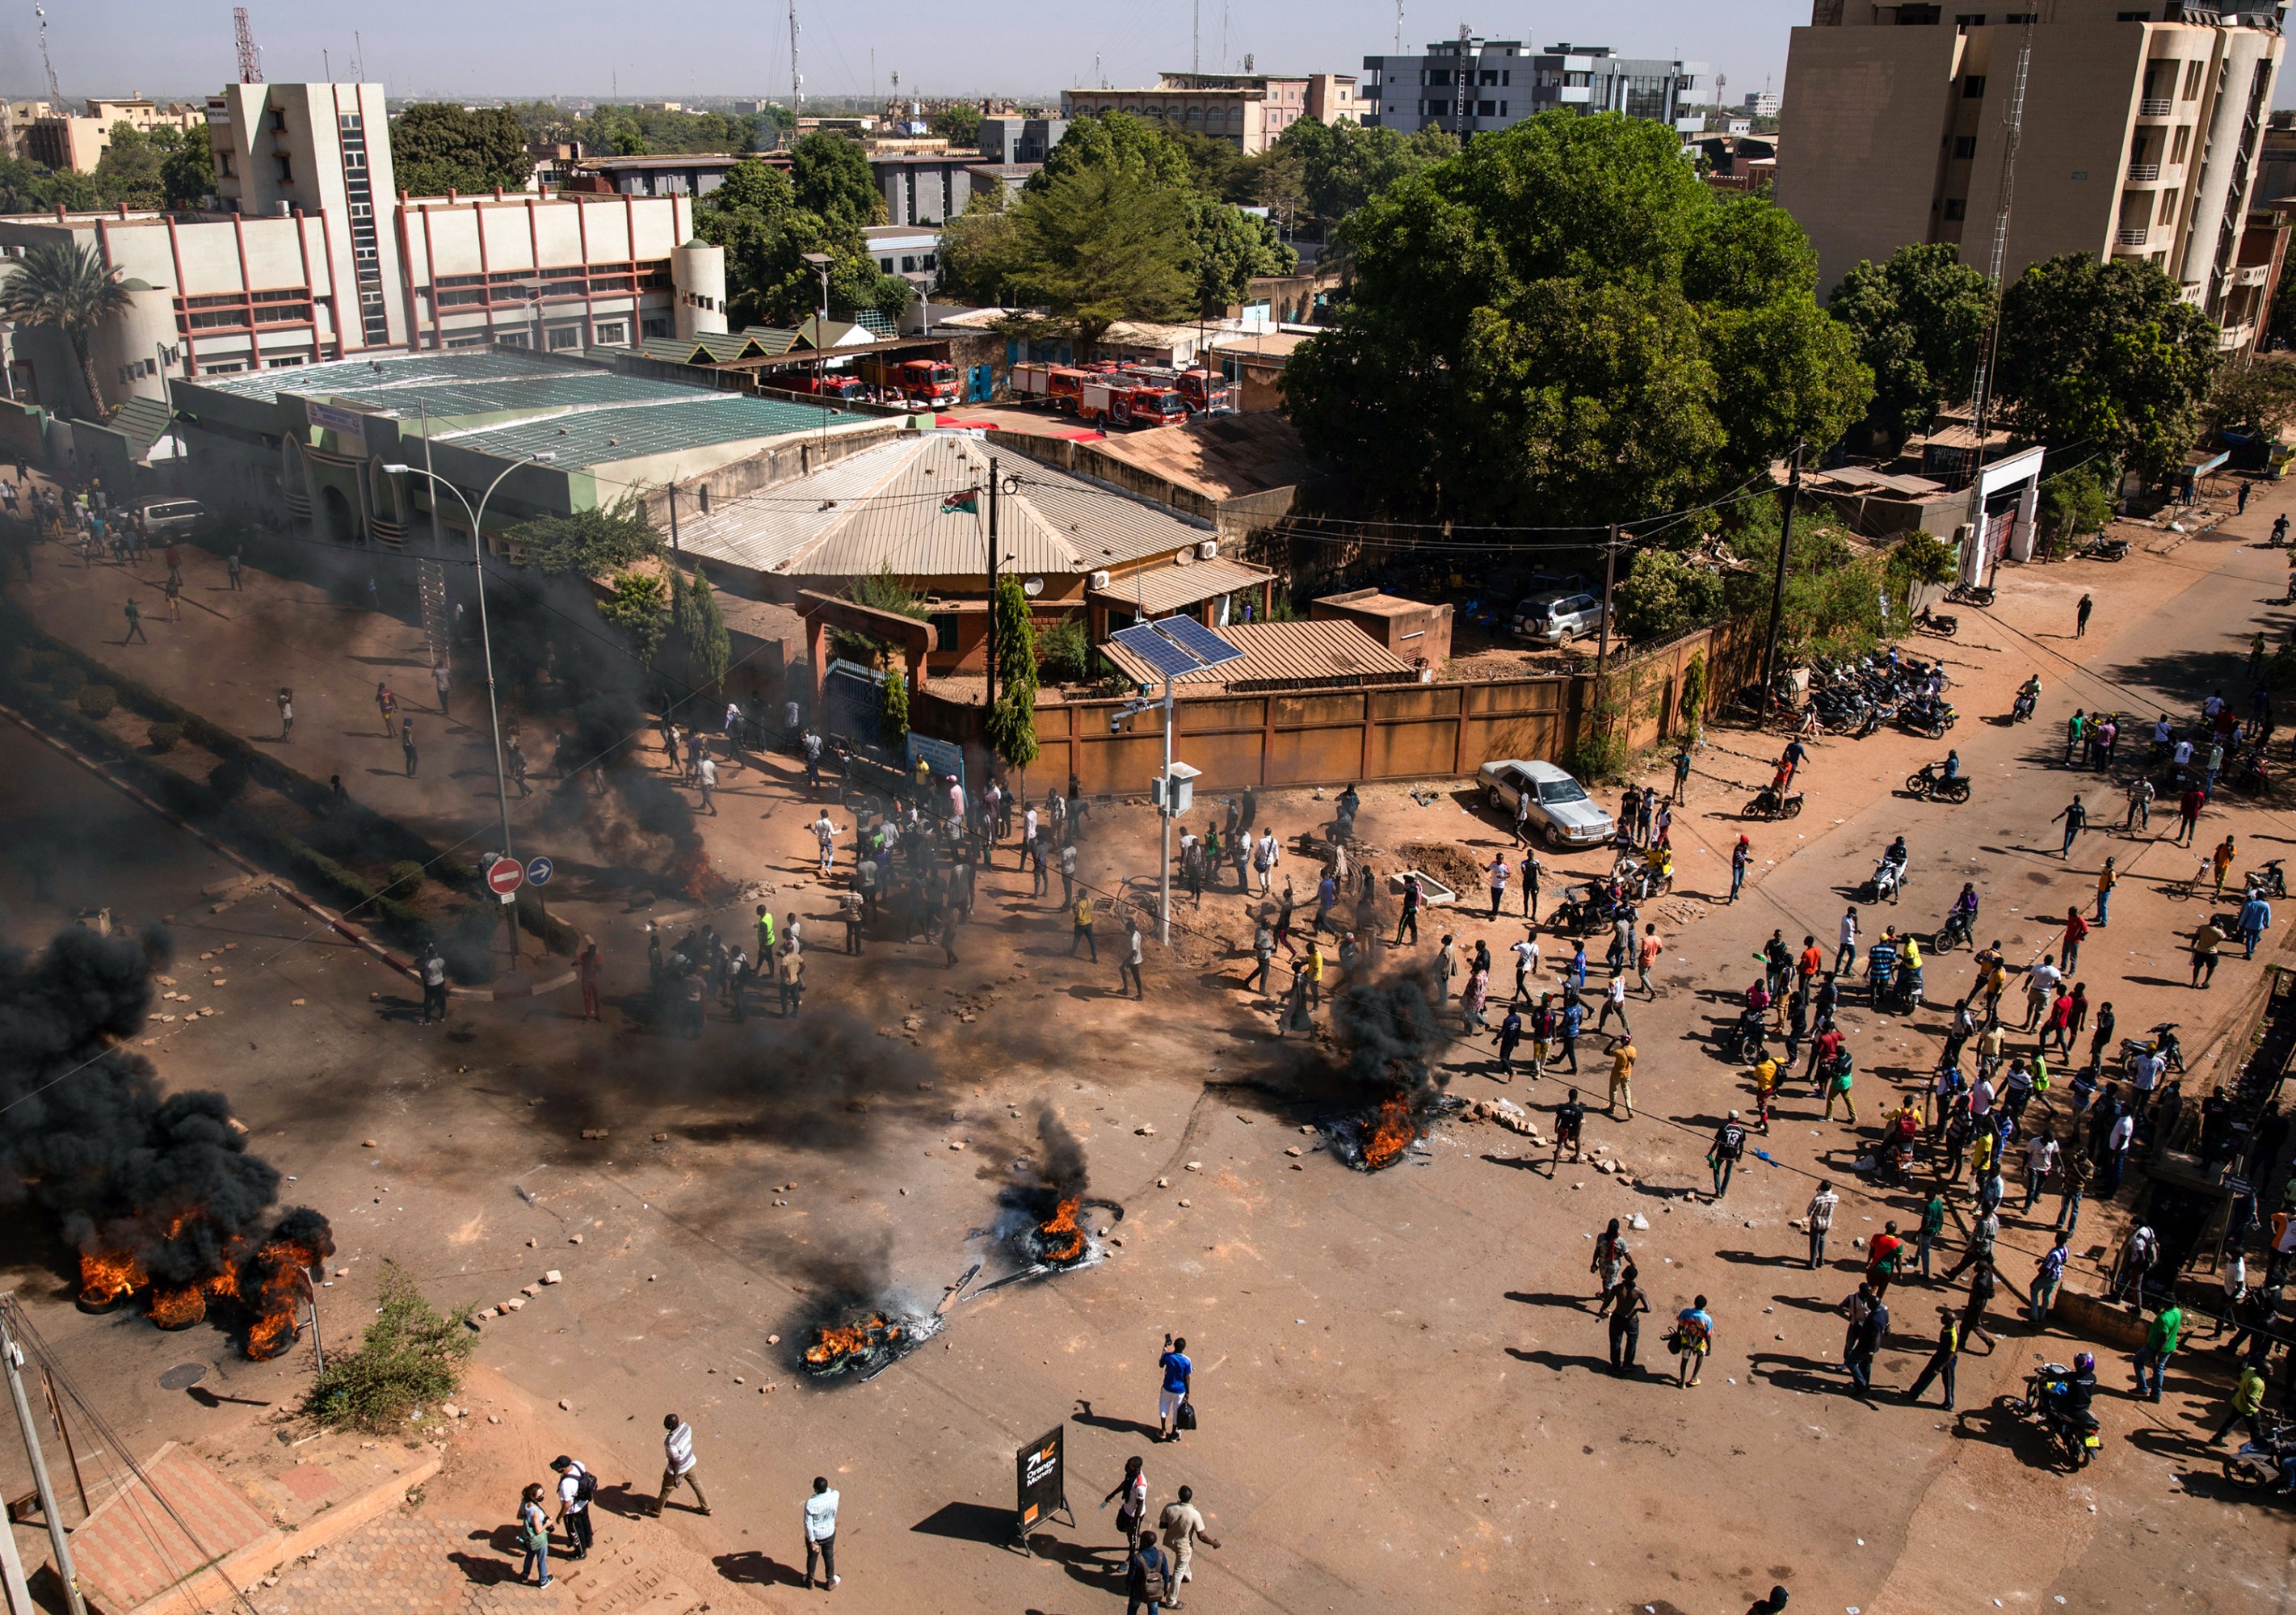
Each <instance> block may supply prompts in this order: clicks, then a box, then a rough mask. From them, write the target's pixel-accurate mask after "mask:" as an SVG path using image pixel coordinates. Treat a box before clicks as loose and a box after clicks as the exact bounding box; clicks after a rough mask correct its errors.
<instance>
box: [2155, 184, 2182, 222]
mask: <svg viewBox="0 0 2296 1615" xmlns="http://www.w3.org/2000/svg"><path fill="white" fill-rule="evenodd" d="M2178 194H2179V193H2177V191H2175V190H2168V191H2163V192H2161V217H2160V218H2159V219H2158V221H2156V222H2158V223H2160V224H2163V225H2173V224H2175V223H2176V222H2177V196H2178Z"/></svg>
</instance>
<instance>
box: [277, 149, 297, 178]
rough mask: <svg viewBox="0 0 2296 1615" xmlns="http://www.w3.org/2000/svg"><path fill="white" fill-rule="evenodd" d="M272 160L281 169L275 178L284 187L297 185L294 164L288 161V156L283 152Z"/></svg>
mask: <svg viewBox="0 0 2296 1615" xmlns="http://www.w3.org/2000/svg"><path fill="white" fill-rule="evenodd" d="M272 161H273V162H274V163H275V164H276V165H277V166H278V169H279V172H278V173H277V174H276V175H275V176H274V177H275V178H276V179H277V180H278V181H279V183H280V184H283V185H291V184H294V183H295V167H294V165H293V164H292V163H291V162H289V161H288V160H287V154H286V153H285V152H281V153H280V154H279V155H278V156H276V157H275V158H273V159H272Z"/></svg>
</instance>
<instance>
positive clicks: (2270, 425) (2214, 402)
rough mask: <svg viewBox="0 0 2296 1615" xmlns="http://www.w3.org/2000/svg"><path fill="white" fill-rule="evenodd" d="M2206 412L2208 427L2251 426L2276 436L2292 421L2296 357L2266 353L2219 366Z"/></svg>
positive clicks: (2295, 406)
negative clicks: (2251, 358)
mask: <svg viewBox="0 0 2296 1615" xmlns="http://www.w3.org/2000/svg"><path fill="white" fill-rule="evenodd" d="M2292 300H2296V299H2292ZM2206 415H2207V420H2208V423H2209V424H2210V426H2211V427H2215V428H2218V429H2222V428H2224V427H2227V426H2228V427H2232V428H2235V430H2237V429H2241V428H2255V429H2257V430H2261V431H2262V432H2263V433H2264V434H2265V435H2266V436H2267V437H2271V438H2277V437H2279V436H2280V435H2281V433H2282V432H2283V431H2284V430H2286V429H2287V427H2288V426H2289V425H2290V424H2291V423H2292V422H2296V358H2291V357H2288V356H2287V355H2286V354H2267V355H2263V356H2260V357H2257V358H2256V359H2254V360H2252V361H2251V362H2250V363H2248V364H2246V365H2224V366H2222V367H2221V368H2220V369H2218V372H2217V376H2216V381H2215V383H2214V384H2213V385H2212V386H2210V389H2209V401H2208V407H2207V411H2206Z"/></svg>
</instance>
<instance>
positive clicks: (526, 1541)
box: [518, 1480, 550, 1587]
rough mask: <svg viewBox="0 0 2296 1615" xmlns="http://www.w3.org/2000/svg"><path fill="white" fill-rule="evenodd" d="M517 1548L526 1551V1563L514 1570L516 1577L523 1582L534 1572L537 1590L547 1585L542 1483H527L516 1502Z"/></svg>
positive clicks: (546, 1531)
mask: <svg viewBox="0 0 2296 1615" xmlns="http://www.w3.org/2000/svg"><path fill="white" fill-rule="evenodd" d="M518 1545H519V1546H520V1547H521V1548H523V1549H525V1550H526V1562H524V1563H523V1564H521V1565H520V1566H519V1567H518V1578H519V1579H520V1580H521V1581H524V1580H525V1579H526V1577H527V1572H528V1571H529V1570H531V1571H533V1572H535V1577H536V1579H535V1583H534V1585H535V1586H537V1587H546V1586H549V1585H550V1516H549V1515H548V1514H546V1513H544V1512H543V1508H542V1482H541V1481H539V1480H529V1481H528V1482H527V1483H526V1490H525V1491H523V1492H521V1493H520V1494H519V1499H518Z"/></svg>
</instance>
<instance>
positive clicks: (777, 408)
mask: <svg viewBox="0 0 2296 1615" xmlns="http://www.w3.org/2000/svg"><path fill="white" fill-rule="evenodd" d="M668 391H669V392H670V393H671V394H672V395H673V396H671V397H669V398H659V399H653V400H650V401H647V402H644V403H639V404H632V405H627V406H606V407H603V408H578V409H570V410H564V411H560V412H557V413H553V414H539V415H537V417H535V418H534V419H531V420H526V421H517V422H510V423H508V424H504V425H500V426H484V427H478V428H475V429H472V430H467V431H455V432H441V433H439V438H438V440H439V442H441V443H454V444H456V445H458V446H459V447H463V448H473V449H477V450H478V451H479V452H480V453H481V454H488V455H498V456H500V457H502V458H504V459H516V458H519V457H521V456H522V455H532V454H541V453H545V452H547V453H549V454H552V455H556V456H557V463H558V464H559V465H561V466H570V465H571V466H582V465H604V464H611V463H613V462H615V461H618V460H636V459H641V458H644V456H646V455H660V454H668V453H671V452H673V451H675V450H677V449H681V448H693V447H699V446H701V445H703V444H710V443H732V442H736V441H738V440H740V439H744V438H776V437H782V436H785V435H787V434H789V433H792V432H806V431H820V430H825V429H827V428H828V427H832V426H850V425H855V424H857V423H858V422H863V421H866V420H871V419H873V417H872V416H868V415H856V414H846V413H845V412H844V411H843V410H840V409H826V408H824V407H823V406H821V405H818V404H806V403H799V402H798V401H797V400H795V399H783V398H755V397H751V396H750V395H748V394H745V393H737V392H711V391H708V390H705V389H701V388H695V387H672V388H668Z"/></svg>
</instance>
